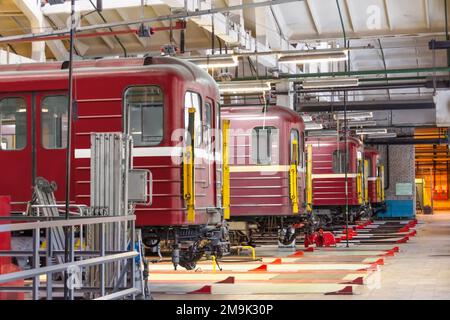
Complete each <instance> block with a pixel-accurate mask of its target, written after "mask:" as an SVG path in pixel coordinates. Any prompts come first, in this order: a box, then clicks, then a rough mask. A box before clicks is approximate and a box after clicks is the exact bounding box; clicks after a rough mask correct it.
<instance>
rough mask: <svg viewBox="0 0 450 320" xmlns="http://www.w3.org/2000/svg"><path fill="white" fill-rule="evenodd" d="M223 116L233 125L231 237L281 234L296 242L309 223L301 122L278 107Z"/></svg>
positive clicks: (227, 112) (282, 238)
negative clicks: (298, 227)
mask: <svg viewBox="0 0 450 320" xmlns="http://www.w3.org/2000/svg"><path fill="white" fill-rule="evenodd" d="M221 116H222V119H225V120H229V121H230V130H229V132H230V135H229V140H230V142H229V166H230V216H231V217H230V222H229V225H230V236H232V237H233V240H237V241H235V242H242V241H243V240H244V241H245V240H246V241H248V242H251V240H252V239H251V238H252V234H255V233H256V234H267V233H273V232H278V238H279V241H280V242H281V243H284V244H289V243H292V241H293V240H294V239H295V234H296V232H295V226H296V225H300V224H302V223H301V222H303V221H304V220H306V219H307V214H306V210H305V206H304V202H305V170H306V163H305V156H304V124H303V120H302V118H301V117H300V116H299V115H298V114H297V113H296V112H294V111H292V110H290V109H288V108H284V107H279V106H269V107H267V109H266V108H264V107H245V106H243V107H223V108H222V109H221Z"/></svg>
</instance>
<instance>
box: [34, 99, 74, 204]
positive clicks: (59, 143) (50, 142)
mask: <svg viewBox="0 0 450 320" xmlns="http://www.w3.org/2000/svg"><path fill="white" fill-rule="evenodd" d="M67 99H68V97H67V95H65V94H63V93H38V94H36V95H35V108H36V111H35V114H36V116H35V119H36V121H35V139H34V140H35V147H34V148H35V151H36V160H35V161H36V176H37V177H43V178H45V179H47V180H48V181H54V182H56V184H57V187H58V188H57V190H56V191H55V197H56V200H57V201H63V200H64V199H65V186H66V170H65V168H66V166H65V163H66V152H67V150H66V148H67V124H68V122H67V120H68V116H67V104H68V101H67Z"/></svg>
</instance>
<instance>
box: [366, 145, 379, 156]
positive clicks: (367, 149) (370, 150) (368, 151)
mask: <svg viewBox="0 0 450 320" xmlns="http://www.w3.org/2000/svg"><path fill="white" fill-rule="evenodd" d="M364 153H365V154H377V155H378V154H380V151H378V150H377V149H375V148H371V147H364Z"/></svg>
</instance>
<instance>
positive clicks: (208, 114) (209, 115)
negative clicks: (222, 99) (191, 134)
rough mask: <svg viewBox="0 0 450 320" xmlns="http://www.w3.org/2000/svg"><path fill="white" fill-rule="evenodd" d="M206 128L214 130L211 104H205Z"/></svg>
mask: <svg viewBox="0 0 450 320" xmlns="http://www.w3.org/2000/svg"><path fill="white" fill-rule="evenodd" d="M205 127H206V128H207V129H208V130H211V128H212V106H211V103H209V102H207V103H205Z"/></svg>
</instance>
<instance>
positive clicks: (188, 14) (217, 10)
mask: <svg viewBox="0 0 450 320" xmlns="http://www.w3.org/2000/svg"><path fill="white" fill-rule="evenodd" d="M300 1H304V0H268V1H262V2H252V3H246V4H241V5H236V6H228V7H220V8H214V9H206V10H198V11H192V12H182V13H178V14H169V15H164V16H159V17H153V18H146V19H138V20H128V21H121V22H113V23H104V24H97V25H91V26H85V27H79V28H76V30H75V31H76V32H83V31H89V30H97V29H102V28H114V27H123V26H130V25H139V24H142V23H152V22H159V21H166V20H171V19H173V20H175V19H184V18H191V17H200V16H204V15H210V14H215V13H223V12H231V11H236V10H242V9H248V8H258V7H266V6H270V5H279V4H284V3H291V2H300ZM69 33H70V30H67V29H65V30H57V31H50V32H42V33H28V34H25V35H18V36H9V37H2V38H0V42H9V41H11V40H15V39H32V38H35V37H46V36H55V35H63V34H69Z"/></svg>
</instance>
